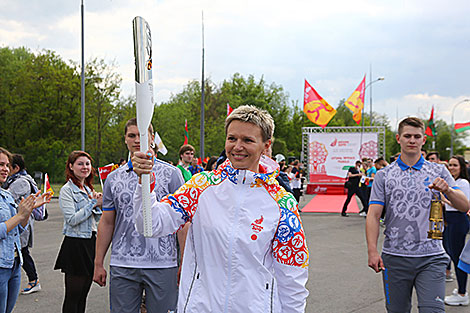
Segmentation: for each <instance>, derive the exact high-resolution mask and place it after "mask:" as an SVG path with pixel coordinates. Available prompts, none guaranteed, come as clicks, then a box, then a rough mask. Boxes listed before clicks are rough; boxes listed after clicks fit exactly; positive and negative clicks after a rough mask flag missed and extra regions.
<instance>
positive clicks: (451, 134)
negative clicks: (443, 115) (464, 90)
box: [450, 99, 470, 156]
mask: <svg viewBox="0 0 470 313" xmlns="http://www.w3.org/2000/svg"><path fill="white" fill-rule="evenodd" d="M464 102H470V99H463V100H462V101H460V102H457V103H456V104H454V107H453V108H452V116H451V118H452V126H451V129H450V156H453V155H454V112H455V109H456V108H457V106H458V105H459V104H461V103H464Z"/></svg>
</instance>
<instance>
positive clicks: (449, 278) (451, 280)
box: [446, 274, 457, 290]
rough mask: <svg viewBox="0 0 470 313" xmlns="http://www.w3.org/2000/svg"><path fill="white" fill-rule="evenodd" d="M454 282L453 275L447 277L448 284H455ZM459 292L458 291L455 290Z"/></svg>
mask: <svg viewBox="0 0 470 313" xmlns="http://www.w3.org/2000/svg"><path fill="white" fill-rule="evenodd" d="M453 281H454V278H453V277H452V274H449V275H446V283H450V282H453ZM455 290H457V289H455Z"/></svg>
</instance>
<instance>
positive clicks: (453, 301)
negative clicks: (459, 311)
mask: <svg viewBox="0 0 470 313" xmlns="http://www.w3.org/2000/svg"><path fill="white" fill-rule="evenodd" d="M455 291H457V289H455V290H454V292H453V293H452V295H450V296H446V297H445V299H444V303H445V304H447V305H468V304H469V303H470V299H469V298H468V292H467V293H465V296H461V295H459V294H458V293H457V292H455Z"/></svg>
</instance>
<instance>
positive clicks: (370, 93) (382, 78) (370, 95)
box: [364, 77, 385, 126]
mask: <svg viewBox="0 0 470 313" xmlns="http://www.w3.org/2000/svg"><path fill="white" fill-rule="evenodd" d="M384 79H385V78H384V77H379V78H377V79H376V80H374V81H371V82H369V84H367V86H366V88H364V92H365V91H366V89H367V87H369V86H370V85H372V84H373V83H375V82H378V81H379V80H384ZM369 104H370V126H372V87H370V91H369Z"/></svg>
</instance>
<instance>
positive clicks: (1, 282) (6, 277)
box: [0, 257, 21, 313]
mask: <svg viewBox="0 0 470 313" xmlns="http://www.w3.org/2000/svg"><path fill="white" fill-rule="evenodd" d="M20 284H21V271H20V258H19V257H16V258H15V263H14V264H13V267H12V268H3V267H2V268H0V312H6V313H10V312H11V311H13V308H14V307H15V303H16V299H17V298H18V293H19V292H20Z"/></svg>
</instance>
